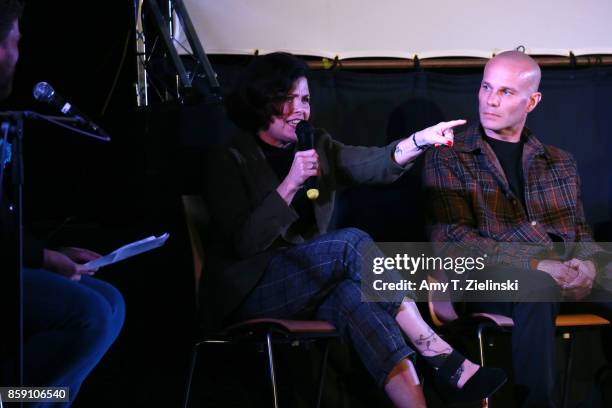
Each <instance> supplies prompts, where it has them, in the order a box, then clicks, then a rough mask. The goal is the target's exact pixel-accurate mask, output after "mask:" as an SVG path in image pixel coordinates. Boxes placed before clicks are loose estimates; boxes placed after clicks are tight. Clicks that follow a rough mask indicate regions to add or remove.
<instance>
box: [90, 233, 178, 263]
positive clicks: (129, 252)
mask: <svg viewBox="0 0 612 408" xmlns="http://www.w3.org/2000/svg"><path fill="white" fill-rule="evenodd" d="M169 236H170V234H168V233H167V232H166V233H165V234H163V235H160V236H159V237H154V236H150V237H148V238H145V239H141V240H140V241H136V242H132V243H131V244H127V245H124V246H122V247H121V248H118V249H116V250H114V251H113V252H111V253H110V254H108V255H104V256H103V257H101V258H98V259H95V260H93V261H90V262H87V263H86V264H85V266H87V267H89V268H101V267H103V266H107V265H111V264H114V263H116V262H119V261H121V260H123V259H126V258H130V257H132V256H134V255H138V254H142V253H143V252H147V251H150V250H152V249H155V248H159V247H160V246H162V245H164V244H165V243H166V241H167V240H168V237H169Z"/></svg>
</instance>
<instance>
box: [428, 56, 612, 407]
mask: <svg viewBox="0 0 612 408" xmlns="http://www.w3.org/2000/svg"><path fill="white" fill-rule="evenodd" d="M540 78H541V72H540V68H539V66H538V64H537V63H536V62H535V61H534V60H533V59H532V58H531V57H529V56H528V55H526V54H523V53H521V52H518V51H510V52H504V53H501V54H499V55H497V56H496V57H495V58H493V59H491V60H490V61H489V62H488V63H487V65H486V66H485V70H484V75H483V78H482V82H481V85H480V90H479V92H478V101H479V116H480V123H478V124H475V125H473V126H472V127H471V128H469V129H468V130H467V131H465V132H463V133H461V134H459V135H457V136H455V145H454V147H453V148H447V147H441V148H439V149H430V151H429V152H428V153H427V156H426V164H425V172H424V178H425V181H424V184H425V186H426V189H427V191H428V193H429V195H430V196H429V199H430V201H429V202H430V203H431V221H432V223H431V225H430V230H429V232H430V238H431V240H432V241H434V242H456V243H460V244H461V245H462V246H463V247H470V248H477V252H479V253H480V256H482V255H483V254H485V253H486V254H487V255H488V262H487V268H486V269H485V270H484V271H483V272H480V274H477V273H473V274H472V275H470V276H468V277H469V278H476V279H481V278H482V279H484V278H490V279H493V280H495V281H505V280H506V279H511V280H512V281H514V280H515V279H518V280H519V285H520V290H519V291H517V292H516V293H503V292H501V293H500V292H496V293H493V292H480V293H478V294H477V295H476V296H473V297H472V298H471V299H468V300H470V301H471V302H470V303H467V307H468V310H470V311H473V312H477V311H480V312H491V313H497V314H502V315H506V316H509V317H512V319H513V320H514V328H513V332H512V343H513V344H512V350H513V355H512V359H513V368H514V370H513V372H514V383H515V398H516V403H517V405H519V406H527V407H535V406H537V407H552V406H555V404H554V399H553V396H552V391H553V388H554V380H555V364H554V362H555V355H554V342H555V338H554V336H555V326H554V325H555V318H556V316H557V314H558V311H559V306H560V302H561V301H562V300H564V299H565V300H574V301H575V300H581V301H589V302H591V303H590V304H589V306H592V305H593V303H592V302H593V301H595V300H596V299H597V303H596V307H597V310H598V312H599V313H600V314H603V315H604V316H605V317H608V318H610V317H612V306H611V303H609V302H607V303H606V302H602V301H601V299H605V298H606V296H605V292H603V291H602V290H601V289H600V288H598V287H596V285H594V281H595V278H596V275H597V270H598V267H597V262H598V259H600V256H601V255H602V249H601V248H600V247H599V246H598V245H597V244H595V243H593V239H592V236H591V231H590V229H589V227H588V225H587V223H586V220H585V217H584V213H583V208H582V203H581V201H580V180H579V176H578V172H577V165H576V162H575V161H574V159H573V157H572V156H571V155H570V154H569V153H567V152H564V151H562V150H561V149H558V148H556V147H553V146H548V145H544V144H542V143H541V142H540V141H539V140H538V139H537V138H536V136H535V135H534V134H533V133H532V132H530V131H529V130H528V129H527V128H526V127H525V121H526V120H527V115H528V114H529V113H530V112H532V111H533V110H534V109H535V108H536V107H537V106H538V104H539V103H540V101H541V100H542V94H541V93H540V92H539V90H538V88H539V84H540ZM508 243H513V244H508ZM514 243H529V244H533V245H519V244H514ZM559 248H561V250H558V249H559ZM555 249H557V251H555ZM475 272H478V271H475ZM454 278H457V276H456V275H455V276H454ZM536 288H537V290H536ZM492 294H494V295H495V296H497V297H495V298H493V299H492V298H491V296H492ZM485 296H487V300H494V301H495V303H493V302H489V303H483V302H482V301H483V298H484V297H485ZM504 296H505V297H504ZM513 296H515V297H513ZM464 298H465V295H464ZM608 299H609V296H608ZM526 300H531V301H532V302H528V301H526ZM477 302H480V303H477ZM585 304H586V303H583V304H582V305H583V306H584V305H585Z"/></svg>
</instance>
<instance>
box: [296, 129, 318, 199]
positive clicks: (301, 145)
mask: <svg viewBox="0 0 612 408" xmlns="http://www.w3.org/2000/svg"><path fill="white" fill-rule="evenodd" d="M295 134H296V135H297V139H298V150H300V151H303V150H310V149H314V131H313V128H312V125H311V124H310V122H307V121H305V120H302V121H300V123H298V124H297V126H296V127H295ZM304 186H305V187H306V196H307V197H308V198H310V199H311V200H316V199H317V198H319V179H318V178H317V177H316V176H311V177H308V178H307V179H306V182H305V183H304Z"/></svg>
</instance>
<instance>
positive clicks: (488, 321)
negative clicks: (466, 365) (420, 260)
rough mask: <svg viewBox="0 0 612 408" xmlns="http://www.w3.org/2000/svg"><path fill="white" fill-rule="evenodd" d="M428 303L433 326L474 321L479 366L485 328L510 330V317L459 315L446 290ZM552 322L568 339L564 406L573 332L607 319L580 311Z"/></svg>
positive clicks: (431, 296) (482, 361)
mask: <svg viewBox="0 0 612 408" xmlns="http://www.w3.org/2000/svg"><path fill="white" fill-rule="evenodd" d="M436 278H437V279H435V278H432V277H429V278H428V279H430V280H431V281H440V280H443V279H445V278H446V277H445V276H441V275H440V274H437V275H436ZM428 306H429V313H430V315H431V319H432V321H433V323H434V325H435V326H437V327H442V326H444V325H445V324H448V323H451V322H457V321H458V320H460V319H467V320H470V321H471V323H475V324H476V334H477V337H478V348H479V351H480V365H482V366H484V365H485V354H484V351H485V347H484V346H485V344H487V342H486V338H485V334H486V331H487V330H493V331H498V332H511V331H512V327H513V326H514V322H513V321H512V318H510V317H507V316H502V315H498V314H493V313H472V314H470V315H469V316H465V317H461V318H460V317H459V315H458V314H457V312H456V310H455V307H454V305H453V303H452V302H451V298H450V293H447V292H442V291H436V292H435V293H434V292H430V293H429V295H428ZM555 324H556V326H557V329H558V331H559V333H560V334H561V335H562V336H563V338H564V339H568V340H569V344H568V347H567V355H566V364H565V381H564V384H563V407H566V406H567V397H568V395H567V394H568V388H569V380H570V378H571V377H570V373H571V369H572V363H573V354H574V353H573V351H574V346H575V344H574V341H575V337H574V336H573V333H574V332H576V331H577V330H579V329H583V328H589V327H590V328H592V327H598V326H605V325H609V324H610V322H609V321H608V320H606V319H604V318H603V317H600V316H597V315H595V314H589V313H580V314H562V315H559V316H557V320H556V322H555ZM482 406H483V408H485V407H489V401H488V400H483V403H482Z"/></svg>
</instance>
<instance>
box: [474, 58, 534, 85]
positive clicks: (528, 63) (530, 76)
mask: <svg viewBox="0 0 612 408" xmlns="http://www.w3.org/2000/svg"><path fill="white" fill-rule="evenodd" d="M496 64H504V65H506V66H510V67H512V68H513V69H515V70H516V71H517V72H518V75H519V76H520V78H521V79H523V80H525V81H526V84H527V85H528V87H529V89H530V91H531V92H537V91H538V88H539V87H540V79H541V78H542V71H541V70H540V66H539V65H538V63H537V62H535V60H534V59H533V58H531V57H530V56H529V55H527V54H525V53H524V52H520V51H504V52H502V53H501V54H497V55H496V56H495V57H493V58H491V59H490V60H489V62H487V65H486V66H485V72H486V70H487V68H490V67H492V66H494V65H496Z"/></svg>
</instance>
